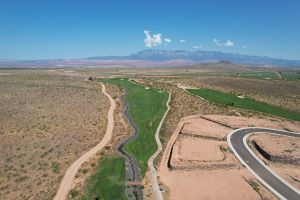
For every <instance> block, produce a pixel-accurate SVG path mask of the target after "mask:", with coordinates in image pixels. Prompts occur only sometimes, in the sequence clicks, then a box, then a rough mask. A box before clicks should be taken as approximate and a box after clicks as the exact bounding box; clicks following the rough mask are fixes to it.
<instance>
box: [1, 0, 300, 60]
mask: <svg viewBox="0 0 300 200" xmlns="http://www.w3.org/2000/svg"><path fill="white" fill-rule="evenodd" d="M149 48H151V49H166V50H188V51H198V50H203V51H222V52H231V53H240V54H248V55H258V56H270V57H276V58H287V59H298V60H300V1H299V0H285V1H284V0H226V1H225V0H203V1H201V0H180V1H179V0H151V1H150V0H147V1H146V0H98V1H96V0H26V1H25V0H24V1H22V0H0V59H17V60H28V59H54V58H85V57H93V56H106V55H128V54H131V53H135V52H137V51H141V50H145V49H149Z"/></svg>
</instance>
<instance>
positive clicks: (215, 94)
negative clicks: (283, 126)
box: [187, 88, 300, 121]
mask: <svg viewBox="0 0 300 200" xmlns="http://www.w3.org/2000/svg"><path fill="white" fill-rule="evenodd" d="M187 91H188V92H189V93H191V94H194V95H196V96H200V97H202V98H204V99H205V100H208V101H211V102H215V103H217V104H219V105H223V106H232V107H236V108H241V109H246V110H252V111H257V112H262V113H267V114H271V115H274V116H278V117H282V118H286V119H290V120H295V121H300V113H297V112H291V111H288V110H286V109H284V108H280V107H276V106H272V105H270V104H267V103H263V102H258V101H255V100H253V99H250V98H245V99H241V98H238V97H237V96H236V95H233V94H228V93H224V92H220V91H217V90H212V89H207V88H205V89H187Z"/></svg>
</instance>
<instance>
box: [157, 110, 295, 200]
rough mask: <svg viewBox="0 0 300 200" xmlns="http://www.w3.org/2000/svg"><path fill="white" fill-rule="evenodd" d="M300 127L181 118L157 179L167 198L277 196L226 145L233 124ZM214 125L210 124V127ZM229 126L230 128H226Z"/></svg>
mask: <svg viewBox="0 0 300 200" xmlns="http://www.w3.org/2000/svg"><path fill="white" fill-rule="evenodd" d="M283 125H284V126H288V127H290V128H291V127H293V130H294V131H296V130H299V129H300V124H299V123H293V122H289V121H276V120H275V119H269V118H264V119H263V118H257V117H240V116H225V115H207V116H203V117H202V116H191V117H186V118H183V119H182V120H181V121H180V123H179V124H178V126H177V128H176V130H175V131H174V133H173V135H172V136H171V139H170V140H169V142H168V144H167V146H166V149H165V151H164V154H163V157H162V161H161V164H160V166H159V176H160V181H161V182H162V183H164V184H165V185H166V186H165V187H163V188H166V191H164V195H165V196H166V197H167V196H168V197H169V199H199V198H200V199H202V198H203V199H264V198H267V199H276V198H275V196H273V194H271V193H270V192H269V191H268V190H267V189H265V188H264V186H262V185H261V184H260V183H259V182H258V181H257V180H256V178H255V177H254V176H253V175H252V174H251V173H250V172H249V171H248V170H247V169H246V168H244V167H243V166H242V165H241V164H240V162H239V161H238V160H237V159H236V158H235V156H234V155H233V153H232V152H231V150H230V149H229V147H228V144H227V141H226V136H227V134H229V133H230V132H231V131H232V130H233V128H240V127H251V126H262V127H272V128H279V127H281V129H282V128H283ZM212 127H213V128H212ZM229 127H231V128H229Z"/></svg>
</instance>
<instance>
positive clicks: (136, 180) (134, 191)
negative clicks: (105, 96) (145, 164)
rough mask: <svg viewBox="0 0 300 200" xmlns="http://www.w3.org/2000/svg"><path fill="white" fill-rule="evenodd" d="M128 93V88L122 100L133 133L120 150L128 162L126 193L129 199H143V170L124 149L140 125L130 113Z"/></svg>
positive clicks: (120, 146)
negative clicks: (137, 124)
mask: <svg viewBox="0 0 300 200" xmlns="http://www.w3.org/2000/svg"><path fill="white" fill-rule="evenodd" d="M127 93H128V90H126V93H125V94H124V95H123V97H122V101H123V102H124V105H125V116H126V118H127V119H128V121H129V124H130V126H131V127H132V130H133V134H132V135H131V136H130V137H129V138H127V139H126V140H125V141H123V142H122V143H121V144H120V145H119V147H118V151H119V152H120V154H121V155H122V156H124V157H125V164H126V169H125V170H126V175H125V193H126V196H127V198H128V199H135V200H142V199H143V187H142V172H141V169H140V168H139V165H138V163H137V160H136V159H135V158H134V157H133V156H132V155H130V154H129V153H127V152H126V151H125V150H124V147H125V145H126V144H128V142H130V141H133V140H135V139H136V138H137V137H138V135H139V130H138V127H137V126H136V125H135V123H134V122H133V120H132V118H131V116H130V114H129V105H128V102H127V100H125V97H126V95H127Z"/></svg>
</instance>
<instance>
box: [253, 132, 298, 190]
mask: <svg viewBox="0 0 300 200" xmlns="http://www.w3.org/2000/svg"><path fill="white" fill-rule="evenodd" d="M299 129H300V128H298V132H300V130H299ZM249 140H250V141H251V142H256V144H257V145H259V147H261V148H262V149H263V150H264V151H265V152H267V153H268V154H269V155H270V157H264V156H262V154H261V153H259V152H258V151H257V149H256V148H255V145H253V144H252V145H251V147H252V149H253V150H254V152H255V153H256V154H257V155H258V156H259V158H260V159H262V160H263V161H264V162H265V163H267V164H268V166H269V167H270V168H271V169H273V170H274V171H275V172H276V173H278V174H279V175H280V176H281V177H282V178H284V179H285V180H286V181H287V182H288V183H290V184H291V185H293V186H294V187H295V188H297V189H300V139H299V138H292V137H282V136H275V135H269V134H256V135H253V136H252V137H250V138H249Z"/></svg>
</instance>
